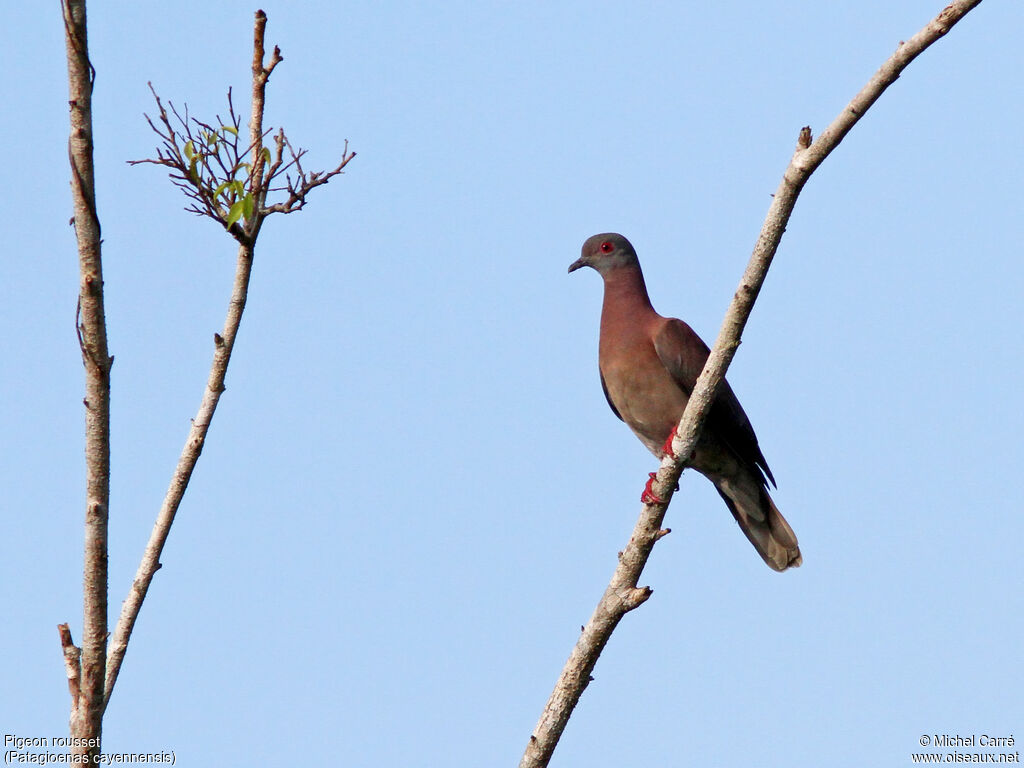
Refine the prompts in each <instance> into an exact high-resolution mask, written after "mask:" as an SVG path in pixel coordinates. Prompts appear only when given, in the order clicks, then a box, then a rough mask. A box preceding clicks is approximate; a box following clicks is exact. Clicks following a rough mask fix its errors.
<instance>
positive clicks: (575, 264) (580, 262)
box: [569, 256, 590, 273]
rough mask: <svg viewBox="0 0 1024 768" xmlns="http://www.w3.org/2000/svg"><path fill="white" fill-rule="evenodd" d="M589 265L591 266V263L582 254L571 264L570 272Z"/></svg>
mask: <svg viewBox="0 0 1024 768" xmlns="http://www.w3.org/2000/svg"><path fill="white" fill-rule="evenodd" d="M589 266H590V264H588V263H587V260H586V259H585V258H584V257H583V256H580V257H579V258H578V259H576V261H574V262H573V263H572V264H570V265H569V272H570V273H572V272H575V271H576V270H577V269H579V268H580V267H589Z"/></svg>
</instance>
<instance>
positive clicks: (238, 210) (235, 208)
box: [227, 200, 245, 229]
mask: <svg viewBox="0 0 1024 768" xmlns="http://www.w3.org/2000/svg"><path fill="white" fill-rule="evenodd" d="M244 208H245V200H239V201H238V202H236V203H235V204H234V205H232V206H231V210H230V211H228V223H227V226H228V229H230V228H231V225H232V224H234V223H235V222H236V221H238V220H239V219H240V218H242V213H243V212H244Z"/></svg>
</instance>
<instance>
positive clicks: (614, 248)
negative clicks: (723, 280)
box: [569, 233, 802, 571]
mask: <svg viewBox="0 0 1024 768" xmlns="http://www.w3.org/2000/svg"><path fill="white" fill-rule="evenodd" d="M581 267H593V268H594V269H595V270H597V272H598V273H599V274H600V275H601V277H602V278H603V279H604V305H603V307H602V310H601V338H600V343H599V351H598V366H599V368H600V372H601V386H602V388H603V389H604V394H605V397H606V398H607V399H608V404H609V405H610V406H611V409H612V412H613V413H614V414H615V415H616V416H618V417H619V418H620V419H621V420H622V421H624V422H625V423H626V425H627V426H628V427H629V428H630V429H631V430H633V432H634V433H635V434H636V436H637V437H639V438H640V442H642V443H643V444H644V445H645V446H647V448H648V450H650V451H651V453H653V454H654V455H655V456H657V457H658V458H659V459H660V458H662V457H664V456H665V455H666V454H667V453H670V452H671V444H672V438H673V437H674V436H675V430H676V427H677V426H678V424H679V419H680V418H681V417H682V415H683V410H684V409H685V408H686V403H687V400H688V399H689V396H690V392H692V391H693V387H694V385H695V384H696V382H697V377H698V376H699V375H700V372H701V370H703V368H704V364H705V362H707V359H708V355H709V354H710V349H708V346H707V344H705V343H704V342H703V341H702V340H701V338H700V337H699V336H698V335H697V334H696V333H695V332H694V331H693V329H692V328H690V326H688V325H687V324H686V323H684V322H683V321H682V320H677V319H675V318H669V317H662V316H661V315H659V314H658V313H657V312H655V311H654V307H652V306H651V300H650V298H649V297H648V295H647V286H646V284H645V283H644V276H643V272H641V270H640V261H639V259H637V255H636V251H635V250H634V249H633V246H632V245H631V244H630V242H629V240H627V239H626V238H625V237H623V236H622V235H619V234H615V233H606V234H601V235H594V236H593V237H591V238H588V239H587V241H586V242H585V243H583V249H582V254H581V255H580V258H579V259H577V260H576V261H574V262H573V263H572V264H571V265H570V266H569V272H574V271H576V270H577V269H580V268H581ZM689 466H691V467H693V468H694V469H696V470H697V471H698V472H700V473H701V474H702V475H704V476H705V477H706V478H708V479H709V480H710V481H711V482H712V483H714V486H715V488H716V489H717V490H718V493H719V494H720V495H721V497H722V498H723V499H724V500H725V504H726V506H727V507H728V508H729V511H730V512H732V515H733V517H734V518H735V519H736V522H737V523H739V526H740V528H741V529H742V530H743V533H744V534H746V536H747V538H748V539H749V540H750V543H751V544H753V545H754V548H755V549H756V550H757V552H758V554H760V555H761V557H762V558H764V561H765V562H766V563H767V564H768V565H769V567H771V568H773V569H774V570H776V571H784V570H786V569H787V568H790V567H795V566H798V565H800V563H801V562H802V558H801V556H800V547H799V546H798V544H797V540H796V534H794V533H793V529H792V528H790V526H789V523H787V522H786V519H785V518H784V517H783V516H782V513H781V512H779V510H778V508H777V507H776V506H775V502H774V501H772V497H771V496H769V495H768V483H769V482H770V483H771V484H772V486H773V487H775V478H774V477H773V476H772V471H771V470H770V469H769V468H768V462H767V461H765V458H764V454H762V453H761V448H760V446H759V445H758V443H757V436H756V435H755V434H754V428H753V427H752V426H751V425H750V419H748V418H747V414H746V413H744V411H743V408H742V406H740V403H739V400H737V399H736V395H735V394H734V393H733V391H732V388H731V387H730V386H729V383H728V382H727V381H723V382H722V383H721V385H720V386H719V388H718V393H717V394H716V395H715V400H714V402H713V404H712V406H711V410H710V412H709V413H708V417H707V419H706V421H705V422H704V428H703V430H702V432H701V437H700V440H699V441H698V443H697V447H696V449H695V450H694V453H693V455H692V457H691V459H690V461H689ZM653 479H654V474H653V473H652V474H651V479H650V480H648V481H647V486H646V487H645V489H644V493H643V496H642V497H641V500H642V501H643V502H644V503H651V502H660V501H661V499H659V498H657V497H656V496H654V494H653V492H652V490H651V483H652V482H653Z"/></svg>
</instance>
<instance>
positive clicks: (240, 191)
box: [231, 179, 245, 197]
mask: <svg viewBox="0 0 1024 768" xmlns="http://www.w3.org/2000/svg"><path fill="white" fill-rule="evenodd" d="M231 190H232V191H233V192H234V193H235V196H236V197H241V196H242V195H244V194H245V185H244V184H242V182H240V181H239V180H238V179H235V180H234V181H232V182H231Z"/></svg>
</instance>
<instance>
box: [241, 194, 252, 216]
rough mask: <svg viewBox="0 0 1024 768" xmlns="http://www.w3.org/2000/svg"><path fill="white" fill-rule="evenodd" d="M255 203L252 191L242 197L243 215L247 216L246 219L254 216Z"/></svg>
mask: <svg viewBox="0 0 1024 768" xmlns="http://www.w3.org/2000/svg"><path fill="white" fill-rule="evenodd" d="M254 204H255V203H254V201H253V198H252V193H251V192H250V193H249V194H248V195H246V196H245V197H243V198H242V215H243V216H245V218H246V219H251V218H252V209H253V206H254Z"/></svg>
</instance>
